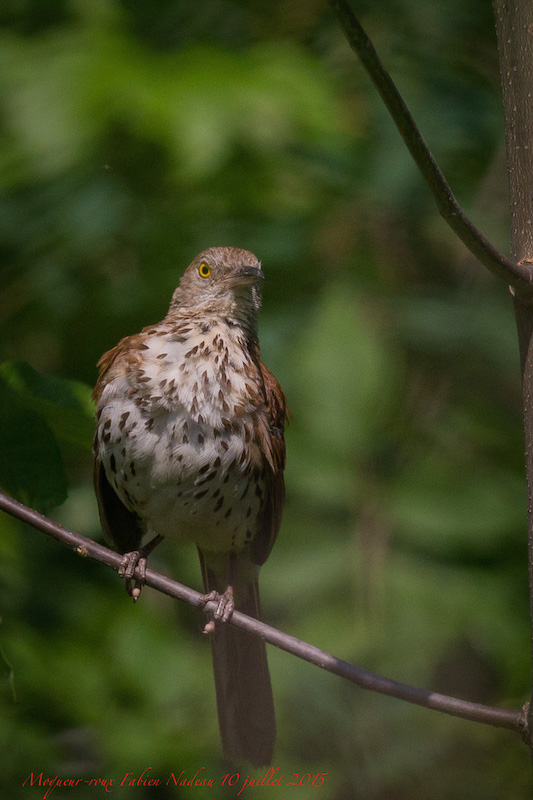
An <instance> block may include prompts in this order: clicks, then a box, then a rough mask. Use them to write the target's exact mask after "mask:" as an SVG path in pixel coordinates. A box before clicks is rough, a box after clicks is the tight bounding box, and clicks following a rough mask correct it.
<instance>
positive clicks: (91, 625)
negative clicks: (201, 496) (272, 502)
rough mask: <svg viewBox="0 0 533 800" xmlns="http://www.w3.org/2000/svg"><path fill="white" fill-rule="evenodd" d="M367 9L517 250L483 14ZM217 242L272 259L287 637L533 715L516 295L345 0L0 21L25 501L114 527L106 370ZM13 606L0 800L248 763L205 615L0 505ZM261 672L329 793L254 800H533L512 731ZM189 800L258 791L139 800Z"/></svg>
mask: <svg viewBox="0 0 533 800" xmlns="http://www.w3.org/2000/svg"><path fill="white" fill-rule="evenodd" d="M354 6H355V7H356V10H357V12H358V13H359V14H360V15H361V18H362V20H363V22H364V24H365V26H366V27H367V29H368V31H369V33H370V34H371V36H372V37H373V39H374V42H375V45H376V47H377V48H378V51H379V52H380V54H381V56H382V58H383V60H384V61H385V63H386V65H387V66H388V68H389V69H390V70H391V72H392V74H393V76H394V78H395V80H396V81H397V83H398V85H399V87H400V89H401V90H402V92H403V93H404V96H405V99H406V101H407V103H408V105H409V106H410V108H411V110H412V111H413V113H414V115H415V117H416V119H417V120H418V123H419V125H420V127H421V129H422V132H423V134H424V135H425V137H426V138H427V140H428V142H429V144H430V146H431V148H432V150H433V152H434V154H435V156H436V157H437V159H438V161H439V163H440V164H441V166H442V168H443V170H444V172H445V174H446V175H447V177H448V179H449V181H450V183H451V184H452V186H453V188H454V191H455V192H456V194H457V195H458V197H459V198H460V200H461V202H462V203H463V204H464V206H465V208H466V209H467V211H468V213H469V214H471V215H472V216H473V218H474V220H475V221H476V223H477V224H478V225H479V227H480V228H481V229H482V230H484V231H485V232H487V233H488V234H489V235H490V236H491V237H492V239H493V241H494V242H495V243H496V244H497V245H498V246H500V247H502V248H503V249H506V248H507V229H508V216H507V215H508V212H507V198H506V174H505V157H504V151H503V118H502V111H501V107H500V97H499V76H498V64H497V51H496V40H495V33H494V25H493V20H492V14H491V8H490V3H488V2H486V0H471V1H470V2H468V3H465V2H463V0H447V2H445V3H427V2H426V0H383V2H378V3H372V2H370V0H357V2H355V0H354ZM226 244H231V245H235V246H238V247H243V248H247V249H250V250H252V251H254V252H255V253H256V254H257V255H258V256H259V257H260V258H261V259H262V261H263V266H264V270H265V272H266V275H267V279H266V281H265V289H264V305H263V310H262V315H261V328H260V333H261V341H262V347H263V354H264V359H265V361H266V362H267V364H268V365H269V366H270V367H271V368H272V369H273V371H274V372H275V374H276V375H277V376H278V378H279V379H280V381H281V383H282V385H283V386H284V388H285V391H286V394H287V397H288V400H289V404H290V407H291V410H292V414H293V419H292V422H291V425H290V427H289V429H288V431H287V443H288V454H289V455H288V466H287V503H286V511H285V517H284V523H283V527H282V530H281V533H280V536H279V540H278V543H277V545H276V548H275V549H274V551H273V554H272V556H271V558H270V560H269V562H268V564H267V565H266V566H265V567H264V569H263V571H262V596H263V610H264V616H265V618H266V620H267V621H268V622H270V623H272V624H274V625H277V626H279V627H281V628H282V629H283V630H285V631H287V632H289V633H291V634H293V635H295V636H298V637H301V638H303V639H305V640H307V641H310V642H312V643H313V644H315V645H317V646H319V647H321V648H323V649H325V650H328V651H330V652H333V653H334V654H336V655H338V656H339V657H342V658H344V659H347V660H349V661H352V662H354V663H357V664H360V665H362V666H365V667H367V668H369V669H372V670H374V671H377V672H380V673H382V674H385V675H387V676H390V677H394V678H396V679H398V680H401V681H404V682H407V683H413V684H416V685H420V686H422V687H426V688H431V689H434V690H437V691H443V692H446V693H450V694H454V695H457V696H459V697H463V698H466V699H471V700H475V701H479V702H485V703H491V704H496V705H501V706H504V707H519V706H520V705H521V704H522V703H523V702H524V701H525V699H526V698H527V695H528V677H529V650H530V645H529V640H530V634H529V614H528V600H527V568H526V558H527V556H526V519H525V507H526V500H525V490H524V470H523V443H522V429H521V417H520V385H519V364H518V348H517V343H516V336H515V332H514V322H513V316H512V309H511V302H510V299H509V295H508V292H507V289H506V287H505V286H503V285H501V284H500V283H498V282H497V281H496V280H495V279H494V278H493V277H491V276H490V275H489V274H488V273H487V272H486V271H485V270H484V269H483V268H482V267H480V266H479V265H478V264H477V263H476V262H475V261H474V260H473V259H472V258H471V257H470V256H469V254H468V253H467V252H466V251H465V249H464V248H463V246H462V245H461V244H460V243H459V242H458V241H456V240H455V239H454V237H453V235H452V234H451V233H450V232H449V231H448V230H447V228H446V226H445V224H444V223H443V222H442V221H441V220H440V218H439V217H438V215H437V212H436V209H435V206H434V204H433V201H432V199H431V198H430V196H429V194H428V191H427V190H426V188H425V186H424V185H423V184H422V181H421V179H420V177H419V176H418V174H417V173H416V170H415V168H414V166H413V165H412V163H411V162H410V159H409V157H408V155H407V153H406V151H405V148H404V146H403V143H402V142H401V140H400V137H399V136H398V134H397V133H396V131H395V129H394V128H393V125H392V123H391V122H390V121H389V119H388V117H387V115H386V112H385V111H384V109H383V108H382V106H381V104H380V102H379V100H378V98H377V96H376V94H375V92H374V91H373V89H372V87H371V86H370V84H369V81H368V79H367V78H366V77H365V75H364V74H363V72H362V69H361V67H360V66H359V64H358V63H357V61H356V59H355V57H354V56H353V54H352V53H351V51H350V50H349V48H348V46H347V44H346V42H345V40H344V39H343V36H342V33H341V31H340V28H339V25H338V23H337V21H336V19H335V18H334V16H333V15H332V13H331V12H330V10H329V9H328V7H327V4H326V2H325V0H310V1H309V2H306V3H302V2H301V1H300V0H269V2H268V3H265V2H260V0H202V2H197V3H193V2H187V1H186V2H176V0H122V1H120V0H4V2H3V3H2V4H1V7H0V259H1V270H2V279H1V283H0V325H1V331H2V332H1V357H2V360H3V361H5V362H8V363H7V365H4V366H3V367H2V368H1V370H0V404H1V413H2V417H3V422H2V426H1V427H2V433H1V434H0V482H1V483H2V484H3V485H4V487H5V488H6V489H8V490H9V491H11V492H13V493H15V494H16V495H17V496H18V497H19V498H20V499H22V500H25V501H27V502H30V503H31V504H33V505H34V506H35V507H37V508H40V509H41V510H43V511H46V512H47V513H50V514H51V515H53V516H54V518H56V519H58V520H59V521H61V522H62V523H63V524H65V525H67V526H69V527H72V528H73V529H75V530H77V531H79V532H81V533H84V534H86V535H89V536H91V537H94V538H99V537H100V535H101V534H100V529H99V524H98V519H97V511H96V504H95V501H94V498H93V494H92V487H91V456H90V439H91V427H92V423H91V410H90V406H89V403H88V388H87V387H88V386H90V385H91V384H93V383H94V380H95V376H96V369H95V363H96V361H97V359H98V358H99V356H100V355H101V354H102V353H103V352H104V351H105V350H107V349H109V348H110V347H111V346H113V345H114V344H115V343H116V342H117V341H118V339H119V338H120V337H122V336H124V335H127V334H129V333H134V332H136V331H138V330H139V329H140V328H141V327H142V326H143V325H146V324H148V323H150V322H155V321H157V320H159V319H161V318H162V317H163V316H164V314H165V313H166V309H167V306H168V302H169V299H170V295H171V293H172V291H173V289H174V287H175V286H176V284H177V282H178V280H179V277H180V274H181V272H182V271H183V269H184V268H185V266H186V265H187V264H188V263H189V261H190V260H191V259H192V257H193V256H194V255H195V254H196V253H197V252H198V251H200V250H202V249H204V248H205V247H208V246H211V245H226ZM67 490H68V498H67V499H65V498H66V495H67ZM63 501H64V502H63ZM152 565H153V566H154V568H157V569H160V570H162V571H166V572H168V573H169V574H170V575H172V576H174V577H175V578H176V579H178V580H181V581H182V582H185V583H188V584H189V585H192V586H194V587H199V585H200V580H199V570H198V567H197V564H196V554H195V552H193V551H192V549H191V550H187V549H185V550H183V551H182V552H179V553H175V554H172V553H170V552H168V550H167V549H165V547H164V546H162V547H161V548H160V549H159V550H158V551H156V553H154V555H153V557H152ZM0 613H1V625H0V647H1V652H0V669H1V673H0V674H1V681H0V703H1V709H0V753H1V756H0V763H1V766H0V784H3V785H4V791H3V796H6V797H10V798H19V797H20V798H31V797H35V798H37V797H40V796H42V794H43V792H42V791H39V790H38V789H37V787H33V788H32V789H30V788H29V786H28V785H26V786H25V787H23V786H22V783H23V781H24V780H25V779H26V778H27V777H28V775H29V774H30V773H31V772H34V773H35V774H38V773H40V772H41V771H42V772H43V773H44V776H45V777H54V776H55V775H59V776H60V777H94V778H107V779H110V778H113V779H115V781H117V782H119V781H120V780H121V779H122V777H123V776H124V774H125V773H126V772H132V773H134V775H135V776H138V775H139V774H140V772H142V770H144V769H146V768H149V767H151V774H152V776H154V777H163V778H165V779H166V778H167V777H168V775H169V774H170V773H171V772H173V773H175V774H179V773H180V772H181V771H182V770H184V771H185V775H186V776H187V777H191V776H192V775H193V774H194V773H195V772H196V770H198V769H200V768H202V767H204V768H205V769H204V770H203V773H204V774H205V775H206V776H207V777H211V778H213V779H214V780H215V781H216V783H217V784H219V783H220V780H221V778H222V777H223V776H224V775H225V774H226V773H227V772H228V770H229V771H230V772H233V771H234V769H233V768H232V767H230V766H229V765H227V764H224V763H223V762H222V760H221V756H220V746H219V740H218V730H217V723H216V713H215V705H214V690H213V681H212V676H211V664H210V652H209V643H208V642H206V640H205V638H204V637H202V636H201V635H200V634H199V630H200V627H201V625H202V618H201V615H199V614H197V612H196V611H194V610H193V609H191V608H189V607H185V606H181V605H179V604H177V603H175V602H172V601H171V600H170V599H168V598H165V597H162V596H160V595H158V594H157V593H155V592H153V591H151V590H146V591H145V593H144V594H143V597H142V601H141V602H140V603H139V604H138V605H137V606H135V607H134V606H133V604H131V603H130V602H129V601H128V599H127V597H126V595H125V593H124V589H123V587H122V585H121V584H120V581H119V580H118V578H117V576H116V574H115V573H113V572H111V571H110V570H109V569H106V568H104V567H103V566H100V565H98V564H95V563H92V562H89V561H84V560H82V559H80V558H77V557H76V556H75V555H74V554H73V553H71V552H70V551H69V550H67V549H66V548H64V547H62V546H61V545H59V544H57V543H56V542H54V541H53V540H50V539H48V538H47V537H45V536H44V535H42V534H39V533H37V532H36V531H34V530H33V529H31V528H28V527H25V526H23V525H21V524H18V523H16V522H15V521H14V520H12V519H10V518H8V517H6V516H5V515H2V516H1V517H0ZM269 658H270V664H271V672H272V678H273V684H274V688H275V696H276V703H277V713H278V727H279V735H278V750H277V758H276V762H275V763H276V766H279V767H280V771H281V773H282V774H283V775H284V776H286V778H287V779H290V777H291V776H292V775H293V773H294V772H298V773H299V774H300V775H306V774H307V773H311V775H312V776H314V775H315V774H317V773H322V772H327V773H328V775H327V778H326V781H325V783H324V785H323V786H322V787H320V788H311V787H310V786H308V787H306V788H300V787H298V788H296V787H285V788H283V787H276V788H268V789H267V788H254V789H248V790H245V792H246V791H247V793H248V795H249V796H251V793H252V792H253V796H254V797H256V798H265V797H267V796H268V797H274V796H275V797H276V798H278V799H279V800H285V798H288V797H294V796H295V794H296V795H297V796H298V797H308V796H309V797H320V798H328V800H329V798H331V800H348V799H350V800H351V799H352V798H356V799H359V798H362V799H364V800H385V799H388V798H393V797H394V798H395V800H401V798H409V799H410V800H414V799H415V798H429V797H431V798H433V799H434V800H440V799H441V798H442V799H443V800H444V799H445V798H450V797H453V798H454V799H455V800H461V799H462V798H465V799H466V798H468V800H477V798H484V800H486V799H487V798H498V799H499V800H501V799H502V798H515V799H516V798H522V797H527V796H529V789H528V785H529V780H530V767H529V759H528V756H527V751H526V748H525V747H524V746H523V745H522V744H521V743H520V741H519V738H518V737H517V736H516V735H513V734H512V733H510V732H506V731H499V730H493V729H491V728H488V727H484V726H481V725H476V724H474V723H468V722H464V721H461V720H457V719H452V718H447V717H445V716H442V715H438V714H436V713H434V712H429V711H426V710H422V709H418V708H415V707H412V706H409V705H407V704H404V703H401V702H399V701H397V700H393V699H389V698H382V697H379V696H377V695H374V694H370V693H366V692H363V691H361V690H359V689H356V688H355V687H353V686H351V685H349V684H346V683H345V682H343V681H341V680H340V679H338V678H335V677H333V676H331V675H328V674H326V673H323V672H321V671H320V670H318V669H316V668H314V667H311V666H309V665H307V664H304V663H303V662H300V661H298V660H297V659H295V658H293V657H290V656H288V655H286V654H284V653H281V652H278V651H275V650H274V649H273V648H269ZM241 774H243V775H244V774H251V775H253V776H257V774H260V772H259V771H252V772H250V773H248V772H242V771H241ZM102 791H103V790H101V789H100V790H97V789H94V788H89V787H85V788H83V787H81V786H80V787H78V789H76V790H59V789H56V790H55V794H54V796H55V797H69V798H76V799H77V800H78V799H79V800H84V799H85V798H88V797H95V796H98V794H99V792H102ZM195 792H196V794H194V793H195ZM200 793H201V794H200ZM193 795H194V796H205V797H211V798H217V797H221V798H225V797H234V796H235V795H236V791H235V790H230V791H225V790H224V789H221V788H220V787H219V786H217V787H214V788H210V789H204V790H201V789H196V790H194V789H187V788H179V789H175V788H174V789H171V788H169V789H160V790H156V789H142V788H136V789H131V788H129V789H122V790H121V789H117V788H116V786H115V789H114V796H115V797H118V798H121V797H125V798H130V797H131V798H133V797H135V798H143V800H144V798H149V797H155V796H157V797H163V798H164V797H190V796H193ZM242 796H245V793H243V795H242Z"/></svg>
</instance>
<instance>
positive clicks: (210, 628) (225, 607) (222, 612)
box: [198, 586, 235, 634]
mask: <svg viewBox="0 0 533 800" xmlns="http://www.w3.org/2000/svg"><path fill="white" fill-rule="evenodd" d="M210 600H217V601H218V606H217V608H216V611H215V613H214V614H213V619H210V620H209V622H207V623H206V624H205V626H204V629H203V633H206V634H209V633H213V632H214V630H215V625H216V623H217V622H227V621H228V620H229V619H230V617H231V615H232V614H233V611H234V610H235V600H234V597H233V586H228V588H227V589H226V591H225V592H224V593H223V594H219V593H218V592H216V591H215V590H213V591H211V592H208V593H207V594H204V595H203V596H202V598H201V599H200V602H199V603H198V605H199V606H200V608H204V606H205V604H206V603H209V601H210Z"/></svg>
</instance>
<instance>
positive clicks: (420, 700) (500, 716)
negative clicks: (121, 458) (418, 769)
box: [0, 492, 527, 737]
mask: <svg viewBox="0 0 533 800" xmlns="http://www.w3.org/2000/svg"><path fill="white" fill-rule="evenodd" d="M0 509H1V510H3V511H6V512H7V513H8V514H11V515H12V516H13V517H16V518H17V519H20V520H22V521H23V522H26V523H28V525H31V526H32V527H34V528H36V529H37V530H39V531H42V532H43V533H46V534H48V535H49V536H53V537H54V539H57V540H58V541H60V542H63V544H66V545H69V546H70V547H72V548H73V549H74V550H75V551H76V552H77V553H78V554H79V555H82V556H87V557H88V558H91V559H93V560H94V561H100V562H101V563H102V564H107V565H108V566H110V567H113V568H114V569H118V567H119V566H120V563H121V561H122V558H121V556H120V555H119V554H118V553H114V552H113V551H112V550H109V549H108V548H107V547H103V546H102V545H100V544H97V543H96V542H93V541H92V539H87V538H86V537H85V536H81V535H80V534H79V533H73V532H72V531H69V530H67V529H66V528H63V527H62V526H61V525H59V524H58V523H57V522H53V521H52V520H51V519H48V518H47V517H45V516H43V515H42V514H39V513H38V512H37V511H35V510H34V509H32V508H28V507H27V506H25V505H23V504H22V503H19V502H18V501H17V500H14V499H13V498H12V497H9V496H8V495H6V494H3V493H2V492H0ZM146 584H147V585H148V586H151V587H152V588H153V589H157V591H159V592H162V593H163V594H167V595H169V596H170V597H176V598H177V599H178V600H183V602H185V603H188V604H189V605H191V606H195V607H196V608H198V607H200V600H201V598H202V595H201V594H200V593H199V592H195V591H194V590H193V589H189V588H188V587H187V586H183V585H182V584H181V583H177V582H176V581H173V580H171V579H170V578H167V577H166V576H165V575H160V574H159V573H158V572H154V571H153V570H151V569H148V570H146ZM217 605H218V604H217V602H216V601H210V602H209V603H207V604H206V606H205V611H206V612H207V613H208V614H210V615H211V616H212V615H213V614H214V612H215V610H216V608H217ZM225 624H232V625H236V626H237V627H239V628H242V629H243V630H245V631H247V632H248V633H251V634H253V635H254V636H259V637H260V638H261V639H264V640H265V641H266V642H268V643H269V644H273V645H275V646H276V647H279V648H280V649H281V650H285V651H286V652H287V653H291V654H292V655H295V656H297V657H298V658H301V659H303V660H304V661H308V662H309V663H310V664H315V665H316V666H317V667H321V668H322V669H325V670H326V671H328V672H331V673H333V674H334V675H339V676H340V677H341V678H345V679H346V680H348V681H351V683H355V684H356V686H359V687H360V688H362V689H368V690H370V691H373V692H379V693H380V694H386V695H390V696H391V697H397V698H398V699H400V700H405V701H407V702H408V703H414V704H415V705H419V706H423V707H424V708H430V709H433V710H434V711H442V712H444V713H445V714H450V715H451V716H454V717H462V718H463V719H468V720H471V721H472V722H481V723H484V724H486V725H493V726H495V727H497V728H509V729H511V730H516V731H519V732H520V733H521V734H522V736H524V737H526V736H527V728H526V722H525V714H524V711H523V710H513V709H503V708H493V707H492V706H485V705H482V704H481V703H470V702H468V701H466V700H459V699H458V698H456V697H449V696H447V695H444V694H438V693H437V692H430V691H427V690H426V689H420V688H417V687H415V686H409V685H407V684H405V683H400V682H399V681H394V680H391V679H390V678H385V677H383V676H382V675H376V674H375V673H374V672H369V671H368V670H366V669H363V668H362V667H357V666H355V665H353V664H349V663H348V662H347V661H343V660H342V659H340V658H336V657H335V656H333V655H331V654H330V653H326V652H324V651H323V650H319V648H318V647H314V646H313V645H311V644H307V643H306V642H302V641H300V639H296V638H295V637H294V636H289V635H288V634H286V633H283V632H282V631H280V630H278V629H277V628H272V627H271V626H270V625H265V623H264V622H260V621H259V620H256V619H253V617H248V616H246V614H241V613H240V612H239V611H235V612H234V613H233V615H232V617H231V619H230V620H229V623H225Z"/></svg>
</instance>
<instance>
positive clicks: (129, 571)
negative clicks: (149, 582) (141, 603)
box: [118, 550, 146, 603]
mask: <svg viewBox="0 0 533 800" xmlns="http://www.w3.org/2000/svg"><path fill="white" fill-rule="evenodd" d="M136 572H137V575H136V574H135V573H136ZM118 574H119V577H121V578H124V579H125V581H126V591H127V593H128V594H129V596H130V597H131V598H132V600H133V602H134V603H136V602H137V600H138V599H139V597H140V596H141V591H142V588H143V586H144V582H145V580H146V556H144V555H143V553H142V551H141V550H132V551H131V552H130V553H125V554H124V556H123V557H122V561H121V563H120V566H119V568H118Z"/></svg>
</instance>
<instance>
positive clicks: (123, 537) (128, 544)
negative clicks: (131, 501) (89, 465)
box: [94, 459, 144, 553]
mask: <svg viewBox="0 0 533 800" xmlns="http://www.w3.org/2000/svg"><path fill="white" fill-rule="evenodd" d="M94 490H95V492H96V499H97V500H98V511H99V514H100V522H101V523H102V529H103V531H104V536H105V537H106V539H107V540H108V541H109V542H112V543H113V544H114V545H115V547H116V548H117V550H118V551H119V553H130V552H132V551H133V550H138V549H139V547H140V545H141V540H142V537H143V535H144V530H143V528H142V524H141V520H140V519H139V517H138V516H137V514H135V513H134V512H133V511H130V510H129V508H126V506H125V505H124V503H123V502H122V501H121V500H120V498H119V496H118V495H117V493H116V492H115V490H114V489H113V487H112V486H111V484H110V483H109V481H108V480H107V476H106V474H105V470H104V467H103V465H102V464H101V463H100V462H99V461H98V459H96V460H95V462H94Z"/></svg>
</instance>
